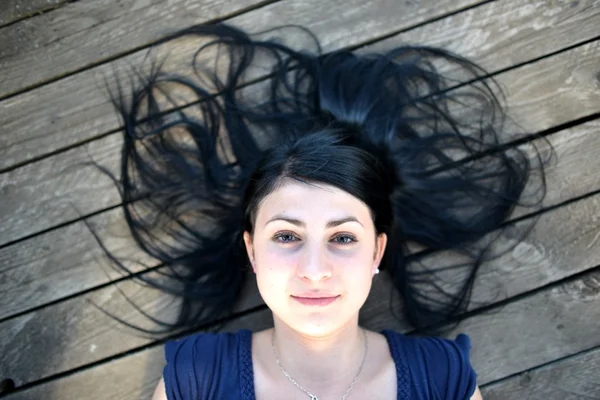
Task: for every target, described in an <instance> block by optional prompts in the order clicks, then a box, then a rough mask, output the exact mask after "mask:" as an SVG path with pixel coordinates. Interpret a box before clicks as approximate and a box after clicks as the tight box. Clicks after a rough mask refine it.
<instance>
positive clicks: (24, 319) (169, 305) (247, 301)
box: [0, 273, 263, 385]
mask: <svg viewBox="0 0 600 400" xmlns="http://www.w3.org/2000/svg"><path fill="white" fill-rule="evenodd" d="M150 277H154V278H158V276H157V274H156V273H150ZM132 304H135V305H137V306H139V307H141V309H142V310H144V311H145V312H146V313H149V314H150V315H152V316H153V317H155V318H158V319H159V320H161V321H167V322H174V321H175V318H176V317H177V315H178V311H179V305H180V301H179V299H177V298H174V297H173V296H170V295H167V294H165V293H163V292H161V291H158V290H155V289H151V288H149V287H145V286H142V285H140V284H139V283H137V282H133V281H132V280H128V281H124V282H122V283H119V284H115V285H112V286H109V287H106V288H103V289H100V290H96V291H94V292H92V293H90V294H87V295H83V296H78V297H75V298H73V299H70V300H67V301H64V302H61V303H59V304H56V305H53V306H51V307H47V308H43V309H41V310H38V311H34V312H31V313H28V314H25V315H22V316H20V317H17V318H13V319H10V320H8V321H6V322H4V323H2V324H0V332H1V334H0V349H2V352H1V355H0V357H1V359H0V376H2V377H10V378H11V379H13V380H14V381H15V383H17V384H18V385H22V384H24V383H27V382H32V381H35V380H38V379H41V378H43V377H47V376H49V375H54V374H57V373H60V372H64V371H68V370H71V369H73V368H77V367H81V366H84V365H86V364H89V363H90V362H94V361H99V360H102V359H104V358H106V357H111V356H116V355H118V354H120V353H122V352H126V351H129V350H132V349H136V348H139V347H140V346H144V345H147V344H149V343H152V342H154V341H155V340H156V338H157V337H164V335H157V336H155V337H154V338H152V337H150V336H149V335H146V334H144V333H141V332H138V331H135V330H134V329H132V328H128V327H127V326H125V325H123V324H121V323H120V322H118V321H117V320H116V319H114V318H113V317H111V316H109V315H107V314H105V312H103V311H102V310H105V311H108V312H109V313H111V314H112V315H114V316H116V317H118V318H121V319H122V320H123V321H126V322H127V323H129V324H133V325H135V326H137V327H140V328H144V329H148V330H157V329H160V328H161V326H160V325H159V324H158V323H155V322H153V321H151V320H150V319H148V318H147V317H145V316H144V315H142V314H141V313H140V312H139V311H138V310H136V308H135V307H134V306H133V305H132ZM262 304H263V302H262V298H261V297H260V295H259V294H258V290H257V288H256V284H255V280H252V281H250V282H249V284H248V285H247V287H246V290H245V291H244V293H243V294H242V297H241V302H240V304H239V305H238V306H237V308H236V310H237V311H247V310H248V309H251V308H254V307H256V306H259V305H262ZM17 343H19V344H20V345H19V349H17V348H16V347H14V346H15V345H16V344H17ZM39 360H44V362H39Z"/></svg>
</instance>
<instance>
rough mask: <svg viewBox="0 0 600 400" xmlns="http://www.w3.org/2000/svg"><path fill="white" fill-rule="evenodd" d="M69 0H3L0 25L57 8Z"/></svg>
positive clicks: (0, 9)
mask: <svg viewBox="0 0 600 400" xmlns="http://www.w3.org/2000/svg"><path fill="white" fill-rule="evenodd" d="M68 2H69V0H3V1H2V2H0V27H2V26H4V25H7V24H10V23H11V22H15V21H18V20H20V19H24V18H30V17H33V16H35V15H38V14H42V13H44V12H48V11H50V10H54V9H56V8H59V7H61V6H63V5H65V4H66V3H68Z"/></svg>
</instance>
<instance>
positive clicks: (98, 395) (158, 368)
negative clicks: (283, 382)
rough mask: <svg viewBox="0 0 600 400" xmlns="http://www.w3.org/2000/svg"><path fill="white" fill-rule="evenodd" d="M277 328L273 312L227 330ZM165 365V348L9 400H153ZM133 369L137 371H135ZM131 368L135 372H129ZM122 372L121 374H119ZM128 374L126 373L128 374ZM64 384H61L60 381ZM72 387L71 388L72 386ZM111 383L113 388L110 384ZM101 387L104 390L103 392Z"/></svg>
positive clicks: (246, 319) (233, 324)
mask: <svg viewBox="0 0 600 400" xmlns="http://www.w3.org/2000/svg"><path fill="white" fill-rule="evenodd" d="M272 326H273V319H272V316H271V312H270V310H265V311H260V312H256V313H254V314H250V315H248V316H244V317H241V318H238V319H236V320H233V321H232V322H230V323H228V324H226V325H225V326H224V327H223V331H225V332H235V331H237V330H239V329H250V330H252V331H258V330H262V329H267V328H270V327H272ZM164 364H165V358H164V352H163V348H162V346H159V347H154V348H151V349H149V350H144V351H141V352H139V353H136V354H134V355H131V356H128V357H125V358H122V359H119V360H115V361H112V362H110V363H109V364H108V365H110V366H111V368H106V367H100V368H92V369H89V370H85V371H83V372H79V373H76V374H73V375H72V376H70V377H68V378H66V381H67V382H68V384H66V385H65V384H63V385H60V384H58V385H57V384H56V383H55V384H54V385H52V386H48V385H42V386H38V387H36V388H34V389H33V390H28V391H24V392H21V393H16V394H14V395H9V396H7V397H6V398H7V399H31V400H34V399H35V400H39V399H46V400H59V399H60V400H68V399H69V400H70V399H98V400H100V399H111V400H125V399H134V398H135V399H149V398H151V397H152V393H153V392H154V388H155V387H156V384H157V382H158V379H159V378H160V376H161V375H162V369H163V367H164ZM132 367H133V368H132ZM128 368H132V369H130V370H128ZM117 371H120V373H116V372H117ZM125 371H127V372H126V373H124V372H125ZM59 382H60V381H59ZM69 383H70V384H69ZM107 383H110V384H107ZM101 386H103V387H102V388H101Z"/></svg>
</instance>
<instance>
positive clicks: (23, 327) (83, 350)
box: [0, 196, 600, 384]
mask: <svg viewBox="0 0 600 400" xmlns="http://www.w3.org/2000/svg"><path fill="white" fill-rule="evenodd" d="M590 216H592V217H590ZM596 216H600V196H591V197H588V198H586V199H584V200H580V201H577V202H573V203H571V204H569V205H567V206H564V207H559V208H557V209H555V210H552V211H549V212H547V213H545V214H543V216H542V217H541V218H540V219H539V221H538V222H537V225H536V227H535V229H534V230H533V231H532V233H531V234H530V235H529V237H528V238H527V240H525V241H524V242H522V243H520V244H519V245H518V246H517V247H515V248H514V249H513V250H512V251H511V252H508V253H506V254H504V256H502V257H501V258H498V259H496V260H494V261H492V262H490V263H488V264H486V265H484V267H483V268H482V269H481V272H480V274H479V275H478V278H477V281H476V283H475V289H474V292H473V300H474V302H475V303H473V307H472V309H475V308H476V307H478V306H480V305H481V304H487V303H493V302H495V301H497V300H501V299H505V298H510V297H513V296H515V295H519V294H523V293H526V292H528V291H531V290H534V289H536V288H539V287H540V286H543V285H546V284H549V283H553V282H556V281H559V280H561V279H563V278H565V277H568V276H571V275H573V274H576V273H579V272H583V271H585V270H587V269H588V268H591V267H594V266H596V265H600V246H595V243H596V242H597V240H598V237H600V217H596ZM510 241H511V236H510V235H507V236H506V237H505V238H503V239H502V240H501V241H499V242H500V244H507V243H508V244H511V243H510ZM455 261H460V258H459V257H457V256H456V255H455V254H452V253H440V254H437V255H434V256H432V257H430V258H428V259H426V260H424V262H425V263H426V265H430V266H436V267H440V266H443V265H447V264H448V263H452V262H455ZM117 287H122V288H123V290H124V291H125V293H127V294H128V295H129V297H130V298H131V299H132V300H133V301H134V302H135V304H139V305H144V307H145V309H147V310H153V312H154V313H153V315H155V316H156V317H158V318H161V319H167V320H168V319H169V318H172V317H173V316H174V315H175V314H176V311H177V303H173V301H172V298H171V297H170V296H168V295H164V294H160V293H157V292H156V291H154V290H151V289H144V288H140V287H139V286H138V285H137V284H134V283H132V282H130V281H125V282H123V283H120V284H118V286H117ZM390 291H391V285H390V282H389V281H388V279H386V277H385V276H384V274H380V275H378V276H377V277H376V279H375V281H374V286H373V289H372V291H371V294H370V296H369V299H368V301H367V303H366V304H365V306H364V309H363V312H362V314H361V323H363V324H364V325H365V326H367V327H368V328H370V329H374V330H380V329H383V328H386V327H393V328H394V329H397V330H399V331H406V330H408V329H410V325H409V324H408V323H407V321H406V320H404V319H395V318H393V317H392V314H391V312H390V309H389V302H388V300H389V298H390V294H391V293H390ZM90 300H92V301H93V302H95V303H99V304H100V305H102V306H103V307H105V308H106V309H108V310H110V311H114V312H115V313H116V314H117V315H119V316H122V317H124V318H125V320H127V321H129V322H132V323H136V324H144V326H145V327H147V328H148V329H151V328H155V327H156V326H153V325H152V324H151V323H150V322H149V321H147V320H145V319H144V318H142V317H141V316H140V315H138V314H137V313H135V312H134V310H133V309H132V308H131V306H130V305H129V303H128V302H127V301H126V299H125V298H124V297H123V296H121V295H120V294H119V293H118V292H117V288H116V287H115V286H110V287H107V288H105V289H101V290H97V291H94V292H92V293H90V294H89V295H86V296H78V297H75V298H73V299H70V300H67V301H64V302H61V303H59V304H57V305H53V306H51V307H46V308H43V309H40V310H38V311H34V312H30V313H27V314H24V315H22V316H20V317H17V318H13V319H10V320H7V321H5V322H3V323H0V376H9V377H11V378H12V379H15V381H16V382H17V383H18V384H23V383H27V382H31V381H35V380H37V379H40V378H43V377H45V376H47V375H48V374H53V373H59V372H62V371H68V370H70V369H72V368H76V367H79V366H82V365H86V364H88V363H91V362H95V361H97V360H102V359H104V358H106V357H110V356H112V355H115V354H118V353H119V352H124V351H129V350H133V349H135V348H137V347H139V346H143V345H146V344H148V343H150V340H149V339H148V338H140V337H137V336H135V335H133V334H132V332H126V331H125V332H124V331H123V330H122V329H118V328H119V324H118V323H116V322H115V321H114V320H112V319H110V318H109V317H107V316H106V315H104V314H102V313H101V312H99V311H98V309H97V308H96V307H95V306H93V305H92V304H90V302H89V301H90ZM257 304H262V302H261V300H260V295H259V294H258V292H257V289H256V287H255V286H254V285H252V284H251V285H249V289H248V291H247V294H246V295H245V297H244V298H243V301H242V305H241V307H240V310H243V309H247V308H249V307H253V306H256V305H257ZM398 311H401V308H398ZM34 338H35V340H33V339H34ZM92 348H93V351H92V350H91V349H92ZM39 354H43V355H44V358H45V359H46V360H48V361H47V362H45V363H35V362H33V360H32V357H37V356H39ZM8 360H10V362H8ZM8 365H10V367H8Z"/></svg>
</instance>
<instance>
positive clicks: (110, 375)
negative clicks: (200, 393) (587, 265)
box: [7, 272, 600, 400]
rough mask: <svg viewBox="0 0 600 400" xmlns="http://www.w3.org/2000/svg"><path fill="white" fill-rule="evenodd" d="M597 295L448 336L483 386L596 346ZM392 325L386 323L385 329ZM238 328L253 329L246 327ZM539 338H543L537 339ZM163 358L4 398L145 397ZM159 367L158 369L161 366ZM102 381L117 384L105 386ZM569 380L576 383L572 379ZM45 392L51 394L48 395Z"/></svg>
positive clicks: (550, 294) (549, 303)
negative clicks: (467, 354) (460, 338)
mask: <svg viewBox="0 0 600 400" xmlns="http://www.w3.org/2000/svg"><path fill="white" fill-rule="evenodd" d="M599 299H600V274H599V273H598V272H592V273H589V274H587V275H585V276H583V277H582V278H581V279H577V280H574V281H572V282H569V283H565V284H563V285H559V286H556V287H553V288H550V289H546V290H544V291H541V292H539V293H536V294H534V295H531V296H529V297H526V298H524V299H522V300H519V301H516V302H514V303H511V304H508V305H506V306H505V307H502V308H500V309H499V310H497V311H496V312H494V313H490V314H480V315H476V316H474V317H472V318H469V319H467V320H465V321H463V322H462V324H461V326H460V327H458V328H457V329H456V330H455V331H454V332H452V333H451V334H450V335H449V337H454V334H456V333H457V332H459V331H460V332H466V333H468V334H469V335H470V337H471V342H472V345H473V349H472V351H471V361H472V364H473V366H474V367H475V369H476V371H477V373H478V383H479V384H480V385H484V384H485V383H487V382H491V381H494V380H498V379H501V378H503V377H506V376H508V375H511V374H513V373H516V372H519V371H523V370H524V369H527V368H531V367H534V366H536V365H540V364H542V363H545V362H548V361H551V360H553V359H556V358H560V357H566V356H569V355H571V354H574V353H577V352H580V351H584V350H586V349H589V348H592V347H594V346H599V345H600V336H598V335H582V333H581V332H582V331H586V332H597V331H598V329H600V307H597V302H598V300H599ZM261 317H262V316H261ZM250 318H252V317H250ZM265 318H266V317H265ZM249 321H250V320H248V322H249ZM252 323H254V322H252ZM257 325H258V324H257ZM382 325H384V324H383V323H382ZM390 325H392V324H391V323H388V324H387V326H388V327H389V326H390ZM242 327H243V328H250V329H252V328H253V327H252V326H248V325H245V326H244V325H242ZM258 329H261V328H256V330H258ZM541 337H543V338H544V340H540V339H539V338H541ZM162 357H163V348H162V346H157V347H153V348H150V349H148V350H145V351H143V352H140V353H137V354H135V355H132V356H126V357H123V358H121V359H119V360H116V361H113V362H110V363H107V364H103V365H99V366H96V367H94V368H90V369H88V370H86V371H83V372H81V373H77V374H73V375H71V376H68V377H66V378H61V379H57V380H53V381H51V382H48V383H44V384H42V385H39V386H35V387H33V388H31V389H28V390H25V391H23V392H20V393H16V394H14V395H12V396H8V397H7V400H29V399H31V400H33V399H39V398H42V397H40V396H42V395H45V397H43V398H47V399H48V400H55V399H56V400H58V399H71V398H72V399H77V398H81V396H82V395H83V394H88V395H89V396H91V397H92V398H94V399H96V400H104V399H107V400H108V399H122V400H125V399H140V398H149V396H150V395H151V393H152V389H153V388H154V386H155V385H156V382H157V381H158V380H159V378H160V376H161V372H162V369H161V368H159V367H158V366H157V365H156V364H157V363H159V362H160V361H162ZM160 365H161V367H162V365H163V364H162V363H161V364H160ZM590 373H592V371H590ZM588 376H590V375H588ZM592 376H593V375H592ZM106 382H114V383H115V384H111V385H106ZM591 382H592V383H593V382H597V381H593V380H592V381H591ZM586 383H587V382H586ZM571 384H574V382H573V381H571ZM590 387H591V386H590ZM557 390H558V389H557ZM48 394H52V396H50V397H48ZM501 398H511V399H512V398H519V397H501ZM555 398H557V399H559V398H560V399H562V398H561V397H555ZM573 398H575V397H573ZM579 398H581V397H579ZM486 399H487V397H486ZM492 399H493V398H492ZM544 399H545V398H544Z"/></svg>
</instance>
